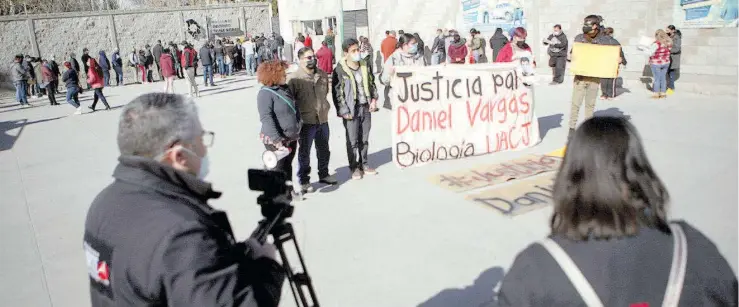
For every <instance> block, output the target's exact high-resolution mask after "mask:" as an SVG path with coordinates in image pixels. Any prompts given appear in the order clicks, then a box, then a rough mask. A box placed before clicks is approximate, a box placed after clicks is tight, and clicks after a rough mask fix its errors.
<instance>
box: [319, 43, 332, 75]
mask: <svg viewBox="0 0 739 307" xmlns="http://www.w3.org/2000/svg"><path fill="white" fill-rule="evenodd" d="M316 58H317V59H318V68H319V69H321V70H323V71H324V72H325V73H327V74H329V75H331V73H333V71H334V66H333V59H334V54H333V53H331V49H328V47H326V46H321V49H318V51H317V52H316Z"/></svg>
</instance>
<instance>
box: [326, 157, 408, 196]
mask: <svg viewBox="0 0 739 307" xmlns="http://www.w3.org/2000/svg"><path fill="white" fill-rule="evenodd" d="M367 158H368V160H369V165H370V166H371V167H373V168H375V169H377V168H379V167H380V166H382V165H385V164H387V163H389V162H390V161H392V160H393V159H392V150H391V149H390V147H388V148H385V149H383V150H380V151H378V152H374V153H371V154H369V155H368V156H367ZM378 176H382V174H379V173H378ZM351 178H352V174H351V172H350V171H349V166H342V167H340V168H337V169H336V181H338V182H337V183H336V184H335V185H324V186H323V187H322V188H319V189H317V192H321V193H328V192H333V191H336V190H338V189H339V187H340V186H341V185H342V184H344V183H346V182H347V181H349V180H350V179H351ZM319 185H323V184H322V183H319ZM314 188H315V186H314Z"/></svg>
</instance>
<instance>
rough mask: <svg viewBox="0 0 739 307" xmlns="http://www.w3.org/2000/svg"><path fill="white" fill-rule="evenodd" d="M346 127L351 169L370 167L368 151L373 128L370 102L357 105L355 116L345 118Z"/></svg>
mask: <svg viewBox="0 0 739 307" xmlns="http://www.w3.org/2000/svg"><path fill="white" fill-rule="evenodd" d="M344 128H346V155H347V157H348V158H349V169H350V170H351V171H352V172H354V171H355V170H357V169H366V168H368V167H369V160H368V157H367V151H368V150H369V133H370V128H372V113H370V111H369V105H368V104H362V105H357V107H356V111H355V112H354V118H352V119H344Z"/></svg>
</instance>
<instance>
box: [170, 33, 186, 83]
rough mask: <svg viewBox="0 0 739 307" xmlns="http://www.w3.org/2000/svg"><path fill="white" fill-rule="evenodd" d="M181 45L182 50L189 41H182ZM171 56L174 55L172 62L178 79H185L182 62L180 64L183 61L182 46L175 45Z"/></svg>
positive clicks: (171, 50)
mask: <svg viewBox="0 0 739 307" xmlns="http://www.w3.org/2000/svg"><path fill="white" fill-rule="evenodd" d="M181 44H182V48H185V45H187V41H182V43H181ZM170 55H172V60H173V61H174V72H175V75H176V76H177V79H184V78H185V75H184V73H183V72H182V62H180V59H182V50H181V49H180V46H178V45H177V44H173V45H172V49H170Z"/></svg>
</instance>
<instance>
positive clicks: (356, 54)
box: [351, 52, 362, 62]
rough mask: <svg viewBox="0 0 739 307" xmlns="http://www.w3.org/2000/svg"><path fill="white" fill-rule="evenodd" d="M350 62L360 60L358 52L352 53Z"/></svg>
mask: <svg viewBox="0 0 739 307" xmlns="http://www.w3.org/2000/svg"><path fill="white" fill-rule="evenodd" d="M351 56H352V61H354V62H359V61H360V60H361V59H362V55H360V54H359V52H356V53H352V54H351Z"/></svg>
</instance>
